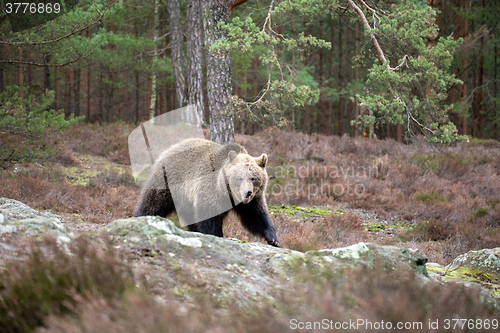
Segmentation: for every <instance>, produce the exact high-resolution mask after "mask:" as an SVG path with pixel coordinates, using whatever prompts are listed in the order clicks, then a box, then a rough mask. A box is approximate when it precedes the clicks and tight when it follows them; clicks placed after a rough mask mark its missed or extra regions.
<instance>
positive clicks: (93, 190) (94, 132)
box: [0, 123, 500, 264]
mask: <svg viewBox="0 0 500 333" xmlns="http://www.w3.org/2000/svg"><path fill="white" fill-rule="evenodd" d="M133 128H134V126H132V125H130V124H123V123H117V124H111V125H92V124H78V125H74V126H72V127H70V129H68V131H66V132H65V133H63V134H60V135H57V136H55V137H51V138H50V140H54V141H57V142H59V143H61V145H62V146H63V147H64V149H63V151H61V152H60V153H59V154H57V155H56V156H54V157H53V158H51V159H50V160H49V161H38V163H35V164H29V165H25V164H22V163H20V164H18V165H13V166H12V167H10V168H8V169H7V170H3V171H1V172H0V196H5V197H8V198H12V199H16V200H20V201H22V202H24V203H26V204H27V205H29V206H32V207H33V208H37V209H42V210H51V211H53V212H55V213H69V214H74V215H76V216H79V217H80V218H81V219H83V220H85V221H88V222H98V223H109V222H111V221H112V220H114V219H116V218H124V217H129V216H131V215H132V213H133V209H134V206H135V203H136V201H137V197H138V195H139V192H140V189H139V188H138V187H137V186H136V185H134V184H133V182H132V181H131V176H130V170H129V169H128V167H127V163H130V162H129V157H128V151H127V136H128V134H129V133H130V131H131V130H132V129H133ZM236 142H238V143H240V144H242V145H243V146H244V147H245V148H246V149H247V150H248V151H249V153H250V154H251V155H253V156H258V155H260V154H261V153H262V152H266V153H267V154H268V156H269V165H268V173H269V176H270V180H269V186H268V203H269V204H270V205H277V206H279V205H283V204H284V205H297V206H328V207H336V206H338V205H339V204H342V205H348V207H349V208H351V209H360V210H363V211H368V212H371V213H373V214H375V215H377V216H378V218H379V219H384V220H393V221H400V222H401V223H402V224H403V227H402V228H401V229H399V230H398V231H397V232H394V233H392V235H391V237H382V238H381V237H379V236H378V234H373V233H371V234H370V233H369V232H368V231H367V230H364V225H363V223H364V222H365V221H363V220H362V218H360V217H359V216H358V215H356V213H355V212H350V211H349V210H347V211H346V213H345V214H342V215H339V214H336V213H335V212H334V213H333V214H331V215H327V216H325V217H321V218H319V219H316V220H314V221H308V220H301V221H297V220H296V219H295V218H294V217H293V216H288V215H286V214H275V215H273V217H272V218H273V223H274V225H275V227H276V229H277V233H278V236H279V238H280V240H281V242H282V244H283V246H284V247H288V248H293V249H298V250H307V249H316V248H331V247H336V246H343V245H350V244H352V243H356V242H359V241H371V242H378V243H383V244H394V245H401V246H407V245H411V246H414V247H418V248H420V249H421V250H423V251H424V252H425V253H427V254H428V255H429V256H430V260H431V261H434V262H439V263H441V264H446V263H449V262H450V261H451V260H452V259H453V258H455V257H456V256H457V255H459V254H461V253H464V252H466V251H468V250H473V249H480V248H491V247H495V246H498V244H500V144H498V143H496V142H495V141H491V140H490V141H487V142H482V141H479V140H472V141H471V142H469V143H459V144H455V145H453V146H439V145H438V146H436V145H431V144H429V143H426V142H417V143H413V144H411V145H403V144H399V143H397V142H395V141H393V140H376V139H364V138H359V139H353V138H349V137H346V136H344V137H337V136H323V135H305V134H301V133H296V132H284V131H278V130H274V129H269V130H266V131H264V132H261V133H259V134H258V135H256V136H239V135H237V136H236ZM82 156H83V157H85V156H89V157H91V156H98V157H99V158H104V159H106V160H108V161H109V163H112V164H113V163H114V164H113V165H115V166H118V167H120V168H122V169H123V170H126V173H125V174H124V173H120V172H114V171H113V170H111V169H110V170H105V169H102V170H99V169H97V170H95V174H94V175H92V177H89V179H90V180H89V181H88V182H86V183H83V184H79V183H78V182H74V181H72V180H71V179H70V178H71V176H69V175H68V170H69V168H73V169H75V170H77V171H78V172H79V171H82V170H83V171H84V170H86V169H88V168H89V167H88V163H92V159H91V158H90V162H89V161H83V160H82ZM86 163H87V164H86ZM119 163H123V164H122V165H121V164H119ZM83 171H82V172H83ZM225 235H226V236H228V237H237V238H240V239H245V240H258V239H257V238H253V237H252V236H248V235H247V233H246V231H244V230H243V229H242V227H241V225H240V224H239V223H237V222H236V221H235V219H234V218H232V219H231V220H230V222H229V223H228V224H227V225H226V227H225Z"/></svg>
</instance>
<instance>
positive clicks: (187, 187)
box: [134, 139, 280, 247]
mask: <svg viewBox="0 0 500 333" xmlns="http://www.w3.org/2000/svg"><path fill="white" fill-rule="evenodd" d="M266 165H267V155H266V154H262V155H261V156H259V157H257V158H255V157H252V156H250V155H248V153H247V151H246V150H245V148H243V147H242V146H240V145H238V144H236V143H230V144H227V145H224V146H223V145H220V144H217V143H215V142H211V141H208V140H203V139H189V140H185V141H182V142H180V143H179V144H176V145H174V146H172V147H170V148H169V149H167V150H166V151H165V152H163V154H162V155H161V156H160V157H159V158H158V160H157V161H156V162H155V164H154V166H153V169H152V170H153V171H152V174H151V176H150V177H149V179H148V181H147V182H146V185H145V187H144V189H143V191H142V192H141V195H140V198H139V203H138V204H137V207H136V210H135V213H134V216H144V215H159V216H162V217H166V216H168V215H169V214H171V213H173V212H176V213H177V215H178V216H179V220H180V221H181V223H183V224H184V225H187V226H188V229H189V230H190V231H197V232H202V233H205V234H210V235H215V236H219V237H222V236H223V234H222V225H223V220H224V218H225V217H226V216H227V215H228V213H229V211H230V210H234V211H235V212H236V214H237V215H238V216H239V218H240V220H241V223H242V225H243V226H244V227H245V228H246V229H247V230H248V231H250V232H251V233H253V234H256V235H260V236H262V237H264V238H265V239H266V240H267V242H268V243H269V244H271V245H273V246H278V247H279V246H280V243H279V241H278V239H277V237H276V232H275V230H274V226H273V224H272V222H271V219H270V217H269V213H268V210H267V203H266V199H265V192H266V186H267V181H268V176H267V172H266V170H265V167H266Z"/></svg>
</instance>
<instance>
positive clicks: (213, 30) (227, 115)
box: [202, 0, 234, 143]
mask: <svg viewBox="0 0 500 333" xmlns="http://www.w3.org/2000/svg"><path fill="white" fill-rule="evenodd" d="M231 3H232V1H224V0H207V1H203V4H202V6H203V7H202V10H203V13H202V16H203V28H204V31H205V49H206V50H207V90H208V103H209V110H210V140H212V141H214V142H218V143H226V142H233V141H234V120H233V115H232V113H231V110H229V108H230V97H231V94H232V84H231V58H230V55H229V51H228V50H225V49H217V50H212V49H211V47H212V45H213V44H214V43H215V42H217V41H218V40H220V39H224V38H226V32H225V31H224V30H222V29H221V28H220V27H219V23H220V22H227V18H228V16H229V7H230V4H231Z"/></svg>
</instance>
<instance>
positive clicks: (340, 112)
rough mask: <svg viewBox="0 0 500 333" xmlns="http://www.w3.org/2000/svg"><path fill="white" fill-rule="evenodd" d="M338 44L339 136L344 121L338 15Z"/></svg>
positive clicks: (340, 33) (340, 40)
mask: <svg viewBox="0 0 500 333" xmlns="http://www.w3.org/2000/svg"><path fill="white" fill-rule="evenodd" d="M338 20H339V22H338V23H339V27H338V29H339V31H338V32H339V44H338V47H339V48H338V58H339V67H338V71H339V72H338V88H339V103H338V108H339V119H338V121H339V136H342V134H343V133H344V123H343V117H342V97H341V96H340V92H341V91H342V28H343V27H342V22H341V20H340V17H339V19H338Z"/></svg>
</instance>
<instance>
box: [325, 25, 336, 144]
mask: <svg viewBox="0 0 500 333" xmlns="http://www.w3.org/2000/svg"><path fill="white" fill-rule="evenodd" d="M334 24H335V20H334V19H333V18H332V20H331V22H330V43H331V44H332V47H331V48H330V61H329V62H328V78H329V81H328V87H329V88H330V91H332V89H333V52H334V51H333V50H334V48H333V40H334V38H335V26H334ZM332 122H333V101H332V96H330V98H329V99H328V121H327V130H326V134H329V135H330V134H332Z"/></svg>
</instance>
